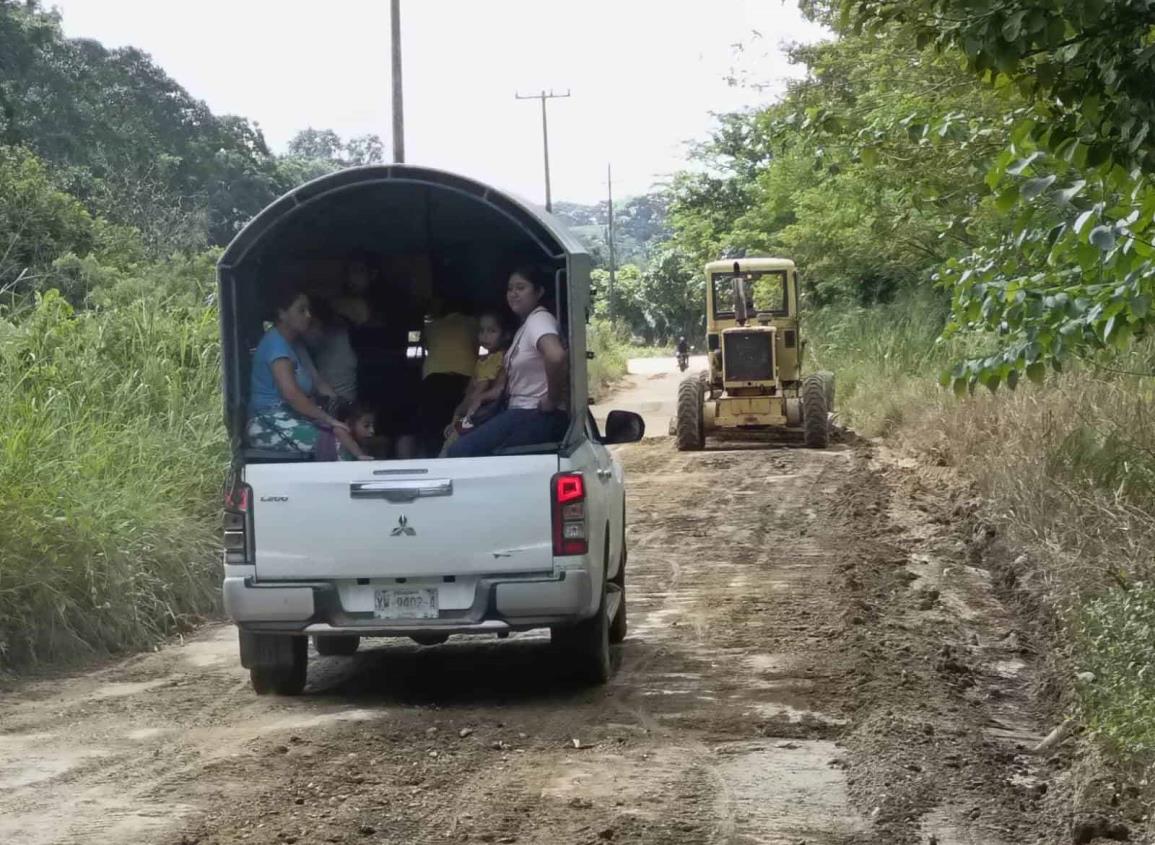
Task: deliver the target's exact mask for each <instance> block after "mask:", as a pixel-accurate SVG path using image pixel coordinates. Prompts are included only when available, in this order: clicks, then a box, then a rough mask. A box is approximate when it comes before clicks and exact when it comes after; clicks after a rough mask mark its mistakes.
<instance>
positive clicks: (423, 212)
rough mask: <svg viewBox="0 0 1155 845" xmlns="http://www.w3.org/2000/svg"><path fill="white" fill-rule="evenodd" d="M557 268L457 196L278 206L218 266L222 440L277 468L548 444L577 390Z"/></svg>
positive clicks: (402, 195) (527, 234) (529, 234)
mask: <svg viewBox="0 0 1155 845" xmlns="http://www.w3.org/2000/svg"><path fill="white" fill-rule="evenodd" d="M379 170H383V169H379ZM322 181H323V180H322ZM306 187H308V186H306ZM338 187H340V186H338ZM273 210H275V207H274V208H272V209H270V210H267V211H266V213H265V214H269V213H270V212H271V211H273ZM261 217H265V215H262V216H261ZM260 220H261V218H258V221H257V222H259V221H260ZM250 225H251V226H253V225H255V224H250ZM238 242H240V243H241V245H240V246H238V245H237V244H238ZM234 252H235V253H239V256H238V258H239V260H237V261H236V263H235V264H234V263H229V261H230V260H231V259H233V256H232V255H231V253H234ZM583 258H584V256H583ZM570 272H571V268H570V266H569V257H568V256H567V253H566V251H565V250H564V249H561V248H560V247H558V245H557V244H551V243H550V242H549V241H548V239H547V238H545V237H544V236H543V235H542V233H541V232H540V231H536V230H533V229H532V227H531V226H528V224H520V223H518V222H517V221H516V220H514V219H511V215H509V214H505V213H502V210H501V209H500V208H497V207H495V206H494V205H493V204H492V203H490V202H486V201H480V200H479V199H477V198H475V197H472V196H468V195H465V194H463V193H461V192H460V191H455V190H438V189H436V188H435V187H431V186H428V185H414V184H412V183H408V182H401V181H397V180H394V179H379V180H369V179H366V180H365V181H364V182H363V183H354V184H352V185H351V186H347V187H343V188H340V189H339V190H338V189H334V190H333V191H331V192H329V193H325V194H323V195H321V196H320V197H319V198H317V199H314V200H313V201H311V202H309V203H304V204H298V205H297V206H293V207H291V208H289V209H288V210H287V211H284V212H283V213H282V215H281V219H278V220H276V221H275V224H268V225H266V226H265V229H264V230H263V231H262V232H260V233H259V237H258V236H256V235H254V236H253V237H252V238H250V239H249V240H248V241H246V240H245V237H244V236H243V235H242V236H241V237H238V241H237V242H234V246H233V247H230V251H229V253H227V254H226V257H225V259H223V260H222V266H221V298H222V329H223V354H224V357H225V381H226V406H227V416H228V422H229V428H230V434H231V436H232V438H233V442H234V447H235V449H236V451H239V452H240V453H241V454H242V455H244V456H245V459H246V460H247V461H248V462H279V461H285V462H289V461H300V460H313V461H316V460H322V461H326V460H341V459H346V460H354V459H361V460H369V459H372V460H389V459H402V460H409V459H417V458H438V457H473V456H478V455H488V454H502V453H503V452H504V451H507V450H508V448H510V447H513V448H519V447H520V448H524V447H528V446H532V445H541V444H545V445H548V444H554V445H555V446H556V444H557V443H559V442H560V441H561V440H562V439H563V438H564V436H565V433H566V431H567V430H568V428H569V426H570V414H569V410H570V409H571V408H574V407H579V403H581V404H584V401H585V387H584V384H581V387H580V390H578V391H577V393H575V392H574V385H575V384H576V383H579V382H581V381H584V377H585V372H584V349H583V350H581V351H580V352H581V354H580V357H579V356H576V355H572V354H570V353H571V352H572V349H571V346H572V343H571V337H570V325H569V324H570V310H571V308H570V306H571V303H570V301H569V298H570V290H569V286H568V276H569V273H570ZM583 316H584V315H583ZM551 338H552V339H551ZM583 343H584V337H583ZM511 348H512V350H513V351H512V353H511V352H510V350H511ZM579 363H580V366H575V365H579ZM482 434H484V436H480V435H482Z"/></svg>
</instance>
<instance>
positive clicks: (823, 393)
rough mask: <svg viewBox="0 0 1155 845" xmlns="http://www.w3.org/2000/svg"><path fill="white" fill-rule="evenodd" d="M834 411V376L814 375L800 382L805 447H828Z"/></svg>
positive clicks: (826, 374) (829, 374)
mask: <svg viewBox="0 0 1155 845" xmlns="http://www.w3.org/2000/svg"><path fill="white" fill-rule="evenodd" d="M833 410H834V374H833V373H815V374H814V375H810V376H807V377H806V378H805V379H804V380H803V382H802V429H803V432H804V436H805V441H806V446H807V448H810V449H825V448H826V447H827V446H828V445H830V413H831V412H832V411H833Z"/></svg>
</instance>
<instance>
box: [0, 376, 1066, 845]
mask: <svg viewBox="0 0 1155 845" xmlns="http://www.w3.org/2000/svg"><path fill="white" fill-rule="evenodd" d="M647 366H648V367H651V368H653V367H658V370H657V371H655V372H648V373H646V374H642V375H637V376H634V377H633V379H634V381H633V382H632V387H630V388H629V389H627V391H626V392H625V393H623V394H621V395H619V396H618V397H617V398H616V401H615V402H614V404H615V405H617V406H619V407H621V406H625V407H630V405H631V403H635V404H636V403H646V404H647V407H646V409H645V410H646V412H647V416H648V417H651V418H657V417H660V416H661V413H662V408H661V407H660V406H659V407H650V406H649V405H650V404H651V403H654V402H659V403H660V401H661V393H662V391H661V390H660V389H659V387H660V388H664V390H665V391H667V392H668V393H669V394H671V399H672V393H673V391H674V389H675V386H676V384H677V381H678V376H679V374H678V373H677V372H676V370H673V369H672V367H671V371H670V372H668V373H663V372H661V370H660V365H652V364H650V365H647ZM655 376H656V377H655ZM638 381H641V382H644V384H645V385H646V387H644V388H642V389H639V387H638ZM655 385H658V386H659V387H655ZM651 433H661V432H651ZM619 455H620V458H621V460H622V461H623V463H624V464H625V466H626V469H627V472H628V476H629V522H630V525H629V535H628V537H629V545H630V552H629V564H628V570H627V572H628V586H627V595H628V608H629V610H628V612H629V626H630V632H629V636H628V638H627V640H626V642H625V643H624V645H623V646H621V647H620V648H619V649H617V654H616V660H617V662H618V667H617V671H616V674H615V676H614V678H613V679H612V680H611V682H610V683H609V684H608V685H606V686H605V687H600V688H594V689H590V688H582V687H580V686H577V685H575V684H573V683H571V682H570V680H569V679H568V677H567V673H566V667H565V666H564V665H562V664H560V663H559V662H558V660H557V659H556V658H555V655H554V653H553V652H552V651H551V649H550V647H549V643H548V634H546V633H544V632H537V633H529V634H524V635H521V636H515V637H512V638H510V639H509V640H506V641H501V642H499V641H497V640H496V639H470V638H458V639H454V640H451V641H450V642H449V643H447V644H445V645H441V646H434V647H420V646H417V645H415V644H413V643H410V642H408V641H394V640H372V641H368V642H367V643H364V644H363V645H362V650H361V651H360V652H359V653H358V654H356V655H355V656H353V657H319V656H317V655H316V654H311V665H310V682H309V685H308V687H307V689H306V692H305V694H304V695H303V696H301V697H299V698H280V699H279V698H258V697H257V696H255V695H254V694H253V693H252V692H251V690H250V688H249V685H248V678H247V674H246V673H245V672H244V670H242V669H241V668H240V666H239V664H238V661H237V648H236V636H235V632H234V631H233V630H232V629H231V628H230V627H228V626H224V625H220V626H215V627H209V628H207V629H205V630H203V631H201V632H199V633H198V634H197V635H195V636H193V637H191V638H188V639H187V640H185V641H184V642H182V643H174V644H172V645H170V646H168V647H166V648H163V649H161V650H160V651H158V652H156V653H151V654H146V655H141V656H137V657H134V658H131V659H128V660H124V661H122V662H118V663H115V664H112V665H109V666H107V667H104V668H102V669H100V670H98V671H92V672H87V673H83V674H76V675H70V676H67V677H55V678H50V679H38V680H24V681H20V682H13V683H10V684H8V685H7V686H6V687H5V688H4V690H3V697H2V699H0V842H3V843H11V845H50V843H86V845H113V843H115V844H116V845H126V844H127V843H161V844H162V845H178V843H183V844H184V845H193V843H196V845H209V843H218V844H219V845H225V843H228V844H229V845H232V843H270V845H271V844H272V843H294V842H295V843H326V842H333V843H397V845H402V843H494V842H496V843H511V842H518V843H607V842H609V843H719V845H721V843H727V844H728V845H755V843H763V845H801V843H806V844H807V845H835V844H836V843H859V844H860V845H866V843H877V845H889V844H890V843H900V844H901V843H916V842H918V843H926V842H935V843H938V845H952V844H953V843H982V844H983V845H999V843H1008V845H1009V843H1021V842H1031V843H1034V842H1049V841H1052V839H1051V838H1050V836H1049V834H1048V832H1047V828H1046V826H1045V825H1044V824H1042V822H1040V815H1041V814H1040V812H1039V805H1040V800H1041V797H1040V796H1041V795H1042V794H1043V792H1044V790H1045V784H1046V779H1047V777H1048V772H1047V771H1046V770H1045V763H1043V762H1039V761H1037V760H1036V759H1035V758H1034V757H1032V756H1031V755H1030V754H1029V753H1027V751H1028V749H1029V747H1030V746H1031V745H1033V744H1034V743H1036V742H1037V741H1038V740H1039V739H1040V738H1041V733H1043V732H1045V731H1042V730H1040V728H1045V727H1048V726H1046V725H1041V724H1040V723H1038V722H1037V721H1036V716H1037V714H1036V713H1035V712H1034V711H1033V710H1032V707H1031V704H1030V699H1029V691H1030V689H1031V686H1032V683H1033V671H1034V670H1033V668H1032V665H1031V657H1030V655H1029V654H1028V653H1027V652H1028V649H1026V648H1025V647H1024V645H1023V644H1022V642H1021V640H1020V639H1019V636H1018V635H1017V634H1016V632H1015V629H1014V620H1013V619H1012V618H1011V616H1010V614H1009V613H1008V612H1007V611H1006V609H1005V608H1004V607H1003V606H1002V604H1000V602H999V600H998V596H997V594H996V590H995V588H994V587H993V586H992V584H991V579H990V577H989V574H988V573H987V572H986V570H985V569H984V568H983V561H982V559H981V549H980V550H977V551H976V546H975V545H974V543H973V542H972V540H971V539H970V538H968V537H966V536H963V535H962V533H961V530H960V529H959V527H958V524H957V523H958V521H959V519H961V517H958V508H959V503H958V502H954V501H952V500H951V498H950V496H948V495H946V494H944V493H943V492H942V491H940V490H937V489H934V485H933V484H927V482H926V479H925V478H924V477H923V476H922V475H920V473H919V470H917V469H916V468H914V467H909V466H907V467H904V466H903V465H902V464H901V462H899V461H897V460H893V459H891V458H889V457H888V456H887V455H886V454H885V452H884V451H883V450H882V449H881V448H880V447H878V446H875V445H871V444H865V443H861V442H846V441H844V442H841V443H839V444H837V445H836V446H835V447H833V448H831V449H829V450H827V451H821V452H815V451H805V450H802V449H797V448H790V447H782V446H779V447H776V448H772V449H767V448H763V447H760V446H758V445H756V444H749V443H741V444H729V445H726V444H723V445H714V446H711V448H710V449H708V450H707V451H704V452H701V453H694V454H682V453H678V452H676V451H675V450H674V448H673V445H672V443H671V441H670V440H669V439H668V438H664V437H659V438H654V439H647V440H646V441H644V442H643V443H640V444H637V445H634V446H630V447H626V448H623V449H621V451H620V453H619ZM1056 835H1057V834H1056ZM1053 841H1061V840H1059V839H1054V840H1053Z"/></svg>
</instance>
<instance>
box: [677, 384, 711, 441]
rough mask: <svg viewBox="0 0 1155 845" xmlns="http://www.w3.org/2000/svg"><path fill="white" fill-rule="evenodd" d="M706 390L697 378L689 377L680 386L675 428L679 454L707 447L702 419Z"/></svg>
mask: <svg viewBox="0 0 1155 845" xmlns="http://www.w3.org/2000/svg"><path fill="white" fill-rule="evenodd" d="M703 401H705V389H704V388H703V386H702V381H701V379H699V378H698V377H697V376H687V377H686V378H684V379H682V383H681V384H679V385H678V417H677V424H676V427H675V437H676V439H677V444H678V451H679V452H698V451H701V449H702V447H703V446H705V445H706V429H705V425H704V420H703V419H702V403H703Z"/></svg>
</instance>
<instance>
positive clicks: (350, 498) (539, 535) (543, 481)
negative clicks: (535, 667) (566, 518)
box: [245, 455, 558, 581]
mask: <svg viewBox="0 0 1155 845" xmlns="http://www.w3.org/2000/svg"><path fill="white" fill-rule="evenodd" d="M557 470H558V459H557V456H556V455H519V456H508V457H493V458H459V459H455V460H450V459H439V460H425V461H421V460H418V461H389V462H386V461H374V462H368V461H334V462H317V463H312V462H310V463H283V464H254V465H250V466H248V467H246V469H245V480H246V481H247V482H248V483H249V485H250V486H251V487H252V490H253V497H252V502H253V504H252V507H253V532H254V538H255V546H256V576H257V579H258V580H262V581H267V580H287V579H306V580H307V579H311V578H325V579H330V578H381V577H387V578H411V577H412V578H416V577H422V576H442V575H479V574H484V573H505V572H509V573H512V572H548V571H549V570H551V569H552V568H553V538H552V534H551V527H550V526H551V521H550V507H551V505H550V479H551V478H552V477H553V474H554V473H556V472H557Z"/></svg>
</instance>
